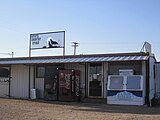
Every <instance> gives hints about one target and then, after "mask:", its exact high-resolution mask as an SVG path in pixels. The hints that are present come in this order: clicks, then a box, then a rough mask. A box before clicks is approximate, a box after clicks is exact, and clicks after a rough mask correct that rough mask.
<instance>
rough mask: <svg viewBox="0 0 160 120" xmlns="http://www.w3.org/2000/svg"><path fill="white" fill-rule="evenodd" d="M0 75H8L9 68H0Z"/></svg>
mask: <svg viewBox="0 0 160 120" xmlns="http://www.w3.org/2000/svg"><path fill="white" fill-rule="evenodd" d="M0 77H9V70H8V69H6V68H0Z"/></svg>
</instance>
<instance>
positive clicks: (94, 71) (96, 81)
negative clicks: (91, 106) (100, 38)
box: [88, 63, 103, 97]
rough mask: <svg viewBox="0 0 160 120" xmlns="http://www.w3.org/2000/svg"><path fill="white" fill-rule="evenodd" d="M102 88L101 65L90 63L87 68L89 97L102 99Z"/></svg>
mask: <svg viewBox="0 0 160 120" xmlns="http://www.w3.org/2000/svg"><path fill="white" fill-rule="evenodd" d="M102 86H103V85H102V63H91V64H90V66H89V83H88V88H89V89H88V92H89V96H90V97H102Z"/></svg>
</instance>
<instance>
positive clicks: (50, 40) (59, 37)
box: [30, 31, 65, 49]
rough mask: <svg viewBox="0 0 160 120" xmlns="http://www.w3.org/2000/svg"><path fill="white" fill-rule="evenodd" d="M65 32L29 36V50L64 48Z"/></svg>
mask: <svg viewBox="0 0 160 120" xmlns="http://www.w3.org/2000/svg"><path fill="white" fill-rule="evenodd" d="M64 41H65V31H58V32H48V33H36V34H30V49H46V48H64Z"/></svg>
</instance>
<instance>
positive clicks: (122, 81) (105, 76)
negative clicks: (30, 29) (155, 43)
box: [0, 52, 156, 105]
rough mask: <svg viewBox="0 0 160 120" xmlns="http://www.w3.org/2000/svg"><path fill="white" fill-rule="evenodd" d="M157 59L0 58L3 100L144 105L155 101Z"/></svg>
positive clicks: (144, 55)
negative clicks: (33, 96)
mask: <svg viewBox="0 0 160 120" xmlns="http://www.w3.org/2000/svg"><path fill="white" fill-rule="evenodd" d="M155 62H156V59H155V57H154V56H151V55H149V54H148V53H145V52H138V53H117V54H93V55H75V56H65V58H64V57H63V56H52V57H30V58H29V57H25V58H2V59H0V97H11V98H23V99H28V98H30V97H31V94H32V93H31V89H36V90H37V98H40V99H46V100H60V101H63V100H64V101H70V100H71V101H77V100H83V99H85V98H95V99H96V98H97V99H104V100H105V101H106V103H107V104H123V105H124V104H125V105H144V104H149V103H150V101H151V100H152V99H153V98H155V95H156V87H155V67H154V65H155Z"/></svg>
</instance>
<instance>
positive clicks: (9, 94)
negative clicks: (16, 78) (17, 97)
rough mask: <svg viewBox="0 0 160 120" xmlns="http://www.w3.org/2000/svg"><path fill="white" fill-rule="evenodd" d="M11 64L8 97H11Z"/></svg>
mask: <svg viewBox="0 0 160 120" xmlns="http://www.w3.org/2000/svg"><path fill="white" fill-rule="evenodd" d="M11 78H12V77H11V65H10V66H9V90H8V97H11Z"/></svg>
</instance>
